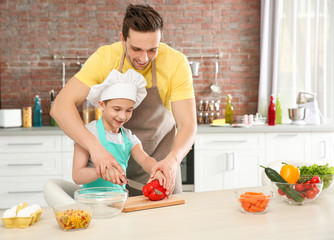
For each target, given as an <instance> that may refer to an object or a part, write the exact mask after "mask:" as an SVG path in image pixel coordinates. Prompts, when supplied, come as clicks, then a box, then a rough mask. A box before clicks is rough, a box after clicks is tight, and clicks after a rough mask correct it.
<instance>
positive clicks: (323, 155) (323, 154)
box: [320, 141, 326, 159]
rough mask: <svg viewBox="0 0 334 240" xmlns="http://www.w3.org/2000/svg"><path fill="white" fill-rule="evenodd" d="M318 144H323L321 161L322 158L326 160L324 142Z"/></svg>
mask: <svg viewBox="0 0 334 240" xmlns="http://www.w3.org/2000/svg"><path fill="white" fill-rule="evenodd" d="M320 144H323V148H322V149H323V153H322V155H321V157H320V158H321V159H324V158H326V141H321V142H320Z"/></svg>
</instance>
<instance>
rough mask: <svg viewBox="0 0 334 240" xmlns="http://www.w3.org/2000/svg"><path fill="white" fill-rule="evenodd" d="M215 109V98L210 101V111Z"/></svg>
mask: <svg viewBox="0 0 334 240" xmlns="http://www.w3.org/2000/svg"><path fill="white" fill-rule="evenodd" d="M214 109H215V100H211V101H210V103H209V111H213V110H214Z"/></svg>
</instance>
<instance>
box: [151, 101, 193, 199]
mask: <svg viewBox="0 0 334 240" xmlns="http://www.w3.org/2000/svg"><path fill="white" fill-rule="evenodd" d="M172 113H173V116H174V119H175V122H176V125H177V133H176V135H175V138H174V142H173V147H172V150H171V151H170V153H169V154H168V155H167V157H166V158H165V159H163V160H161V161H160V162H158V163H157V164H156V165H155V166H154V167H153V168H152V173H154V172H155V171H156V170H157V169H159V170H161V171H162V172H163V173H164V174H165V176H166V177H167V191H166V194H167V195H169V194H170V193H171V192H172V191H173V188H174V185H175V177H176V172H177V169H178V166H179V165H180V163H181V161H182V159H183V158H184V157H185V156H186V155H187V153H188V152H189V150H190V148H191V146H192V145H193V143H194V141H195V136H196V131H197V124H196V103H195V99H193V98H192V99H186V100H180V101H175V102H173V103H172ZM151 176H152V174H151Z"/></svg>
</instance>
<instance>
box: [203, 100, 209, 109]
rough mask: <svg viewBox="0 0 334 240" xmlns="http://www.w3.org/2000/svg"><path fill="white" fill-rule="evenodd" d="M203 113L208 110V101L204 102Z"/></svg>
mask: <svg viewBox="0 0 334 240" xmlns="http://www.w3.org/2000/svg"><path fill="white" fill-rule="evenodd" d="M203 110H204V111H208V110H209V100H205V102H204V109H203Z"/></svg>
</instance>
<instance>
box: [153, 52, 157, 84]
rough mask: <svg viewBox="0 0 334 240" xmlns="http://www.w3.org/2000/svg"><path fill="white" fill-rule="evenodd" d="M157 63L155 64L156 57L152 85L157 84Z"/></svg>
mask: <svg viewBox="0 0 334 240" xmlns="http://www.w3.org/2000/svg"><path fill="white" fill-rule="evenodd" d="M156 69H157V68H156V65H155V58H154V59H153V61H152V87H156V86H157V71H156Z"/></svg>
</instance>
